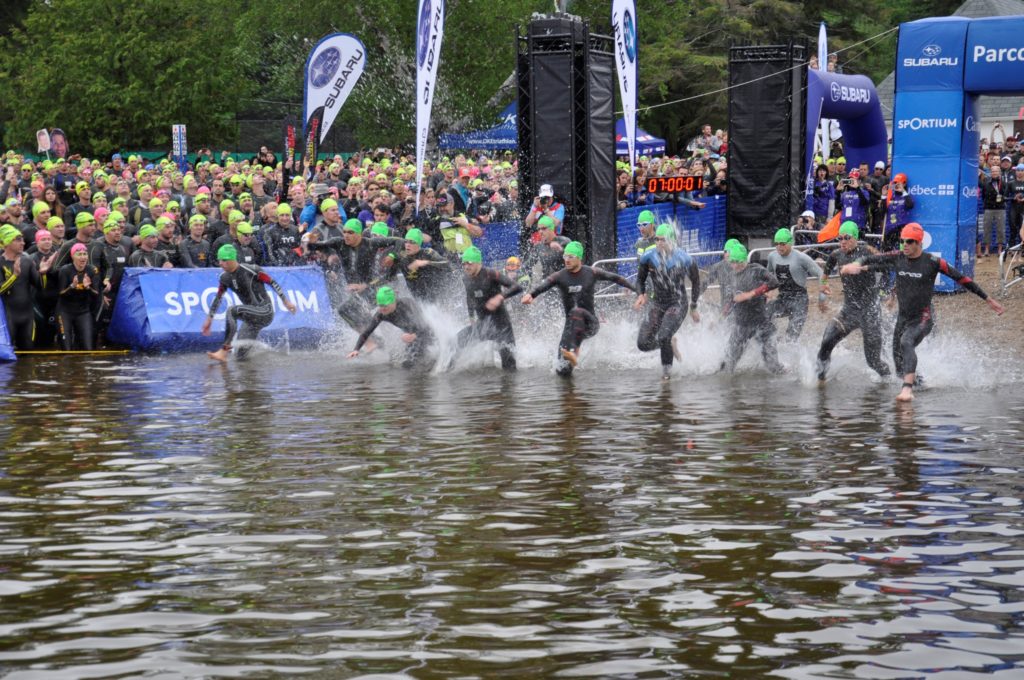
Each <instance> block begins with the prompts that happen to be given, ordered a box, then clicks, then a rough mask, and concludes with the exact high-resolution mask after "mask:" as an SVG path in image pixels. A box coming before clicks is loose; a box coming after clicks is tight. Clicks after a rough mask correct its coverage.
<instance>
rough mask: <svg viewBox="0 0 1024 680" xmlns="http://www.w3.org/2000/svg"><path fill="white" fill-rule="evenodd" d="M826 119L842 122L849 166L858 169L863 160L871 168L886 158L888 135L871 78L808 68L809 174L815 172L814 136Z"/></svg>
mask: <svg viewBox="0 0 1024 680" xmlns="http://www.w3.org/2000/svg"><path fill="white" fill-rule="evenodd" d="M822 118H831V119H833V120H837V121H839V129H840V130H842V132H843V153H844V155H845V156H846V167H847V168H856V167H857V166H858V165H859V164H861V163H867V164H868V167H869V168H871V167H874V165H875V162H876V161H885V159H886V156H887V155H888V134H887V133H886V130H885V118H883V117H882V107H881V105H880V104H879V102H878V93H877V92H876V91H875V85H874V83H872V82H871V79H870V78H868V77H867V76H844V75H840V74H838V73H828V72H826V71H814V70H808V71H807V136H808V141H807V151H806V158H805V165H804V167H805V168H807V173H806V174H807V175H811V174H813V172H814V168H813V166H812V165H811V163H812V162H813V161H812V157H813V155H814V143H813V135H814V131H815V130H817V129H818V123H819V122H820V121H821V119H822Z"/></svg>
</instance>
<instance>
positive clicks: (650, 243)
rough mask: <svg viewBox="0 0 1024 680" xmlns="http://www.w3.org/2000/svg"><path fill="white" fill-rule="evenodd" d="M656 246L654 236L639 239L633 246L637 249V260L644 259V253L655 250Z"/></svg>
mask: <svg viewBox="0 0 1024 680" xmlns="http://www.w3.org/2000/svg"><path fill="white" fill-rule="evenodd" d="M655 245H656V244H655V242H654V237H653V236H641V237H640V238H638V239H637V240H636V244H634V246H633V247H634V248H635V249H636V256H637V258H641V257H643V256H644V253H646V252H647V251H648V250H654V247H655Z"/></svg>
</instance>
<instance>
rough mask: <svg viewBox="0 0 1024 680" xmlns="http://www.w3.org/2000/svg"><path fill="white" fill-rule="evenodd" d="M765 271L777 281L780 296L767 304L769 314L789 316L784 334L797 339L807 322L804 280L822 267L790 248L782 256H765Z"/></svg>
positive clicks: (818, 271)
mask: <svg viewBox="0 0 1024 680" xmlns="http://www.w3.org/2000/svg"><path fill="white" fill-rule="evenodd" d="M768 271H769V272H771V273H772V274H773V275H774V276H775V278H777V279H778V280H779V295H778V297H776V298H775V299H774V300H772V301H771V302H770V303H769V304H768V316H769V317H771V318H773V319H775V318H778V317H789V326H788V327H787V328H786V337H787V338H789V339H790V340H796V339H797V338H799V337H800V333H802V332H803V330H804V324H805V323H806V322H807V279H808V278H810V277H814V278H818V277H820V276H821V267H819V266H818V264H817V263H816V262H815V261H814V260H812V259H811V257H810V256H809V255H807V254H806V253H801V252H800V251H799V250H791V251H790V252H789V255H786V256H785V257H783V256H782V255H780V254H779V253H778V252H777V251H773V252H771V253H770V254H769V255H768Z"/></svg>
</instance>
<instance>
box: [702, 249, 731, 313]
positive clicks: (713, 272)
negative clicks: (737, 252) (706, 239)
mask: <svg viewBox="0 0 1024 680" xmlns="http://www.w3.org/2000/svg"><path fill="white" fill-rule="evenodd" d="M733 276H734V272H733V270H732V266H731V265H730V264H729V261H728V260H719V261H718V262H716V263H714V264H713V265H711V267H710V268H709V269H708V273H707V276H705V277H704V279H703V280H702V283H703V286H704V288H703V290H707V288H708V287H709V286H711V285H712V284H715V283H717V284H718V290H719V292H720V293H721V309H722V316H725V315H726V314H728V313H729V310H730V309H732V305H733V302H732V296H733V295H734V294H735V293H734V291H733ZM703 290H702V291H701V292H703ZM705 302H706V300H705Z"/></svg>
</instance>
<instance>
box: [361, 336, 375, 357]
mask: <svg viewBox="0 0 1024 680" xmlns="http://www.w3.org/2000/svg"><path fill="white" fill-rule="evenodd" d="M375 349H377V343H376V342H374V341H373V339H372V338H371V339H370V340H367V341H366V344H364V345H363V349H362V350H361V351H362V353H363V354H369V353H370V352H372V351H373V350H375Z"/></svg>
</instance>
